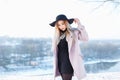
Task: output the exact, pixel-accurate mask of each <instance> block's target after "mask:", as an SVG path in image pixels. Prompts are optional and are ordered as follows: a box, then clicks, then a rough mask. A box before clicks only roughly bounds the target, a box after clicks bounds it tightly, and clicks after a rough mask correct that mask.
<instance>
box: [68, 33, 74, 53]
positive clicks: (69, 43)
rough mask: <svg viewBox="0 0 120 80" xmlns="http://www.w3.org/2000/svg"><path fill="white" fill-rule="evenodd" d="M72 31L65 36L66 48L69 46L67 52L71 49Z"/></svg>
mask: <svg viewBox="0 0 120 80" xmlns="http://www.w3.org/2000/svg"><path fill="white" fill-rule="evenodd" d="M72 36H73V35H72V33H71V32H70V35H69V36H67V42H68V48H69V52H70V50H71V46H72V41H73V37H72Z"/></svg>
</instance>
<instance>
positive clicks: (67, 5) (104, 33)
mask: <svg viewBox="0 0 120 80" xmlns="http://www.w3.org/2000/svg"><path fill="white" fill-rule="evenodd" d="M106 5H107V6H103V7H101V8H99V9H98V10H96V11H94V12H92V11H93V8H95V6H97V4H90V3H83V2H80V1H79V0H0V36H11V37H32V38H40V37H53V34H54V28H53V27H51V26H49V23H51V22H53V21H54V20H55V18H56V16H57V15H58V14H61V13H63V14H65V15H66V16H67V17H68V18H74V17H77V18H79V19H80V21H81V23H82V24H83V25H84V26H85V27H86V30H87V32H88V35H89V39H120V22H118V21H120V11H119V12H117V10H113V12H112V13H111V11H112V9H113V6H112V5H111V4H106ZM72 26H73V27H75V25H74V24H72Z"/></svg>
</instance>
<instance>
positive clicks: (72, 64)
mask: <svg viewBox="0 0 120 80" xmlns="http://www.w3.org/2000/svg"><path fill="white" fill-rule="evenodd" d="M73 22H75V23H76V24H77V25H78V27H77V28H72V27H71V26H70V24H72V23H73ZM50 25H51V26H52V27H55V35H54V39H53V55H54V80H55V78H56V77H57V76H61V77H62V79H63V80H72V76H74V75H76V77H77V79H78V80H81V79H82V78H84V77H85V76H86V70H85V67H84V63H83V57H82V54H81V51H80V47H79V40H82V41H88V34H87V32H86V30H85V27H84V26H83V25H81V23H80V21H79V19H78V18H71V19H68V18H67V17H66V15H64V14H60V15H58V16H57V17H56V20H55V21H54V22H52V23H50Z"/></svg>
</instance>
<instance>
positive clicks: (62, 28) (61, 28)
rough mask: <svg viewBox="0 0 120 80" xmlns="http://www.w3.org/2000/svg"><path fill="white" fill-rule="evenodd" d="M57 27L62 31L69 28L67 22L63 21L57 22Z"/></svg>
mask: <svg viewBox="0 0 120 80" xmlns="http://www.w3.org/2000/svg"><path fill="white" fill-rule="evenodd" d="M57 25H58V28H59V29H60V30H62V31H64V30H66V28H67V27H66V25H65V21H63V20H59V21H58V22H57Z"/></svg>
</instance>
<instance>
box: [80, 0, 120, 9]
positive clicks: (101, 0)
mask: <svg viewBox="0 0 120 80" xmlns="http://www.w3.org/2000/svg"><path fill="white" fill-rule="evenodd" d="M79 1H83V2H87V3H98V4H99V5H98V6H97V7H96V8H95V9H98V8H100V7H102V6H104V4H105V3H111V4H113V5H114V6H113V7H114V9H116V8H120V0H79Z"/></svg>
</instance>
